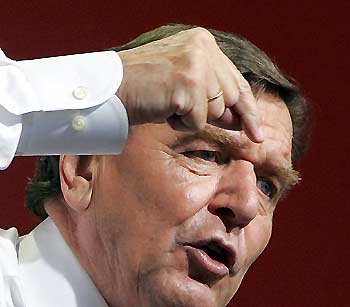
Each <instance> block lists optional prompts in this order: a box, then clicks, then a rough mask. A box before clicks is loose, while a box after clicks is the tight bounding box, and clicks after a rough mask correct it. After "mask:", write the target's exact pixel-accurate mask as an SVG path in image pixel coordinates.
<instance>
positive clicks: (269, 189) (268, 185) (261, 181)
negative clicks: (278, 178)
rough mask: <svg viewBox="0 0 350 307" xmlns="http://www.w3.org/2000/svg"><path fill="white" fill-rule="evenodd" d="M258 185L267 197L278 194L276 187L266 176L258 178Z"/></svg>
mask: <svg viewBox="0 0 350 307" xmlns="http://www.w3.org/2000/svg"><path fill="white" fill-rule="evenodd" d="M256 184H257V186H258V188H259V189H260V190H261V192H263V193H264V194H265V195H266V196H267V197H269V198H273V197H274V196H275V194H276V187H275V186H274V184H273V183H272V182H271V181H270V180H268V179H266V178H258V180H257V183H256Z"/></svg>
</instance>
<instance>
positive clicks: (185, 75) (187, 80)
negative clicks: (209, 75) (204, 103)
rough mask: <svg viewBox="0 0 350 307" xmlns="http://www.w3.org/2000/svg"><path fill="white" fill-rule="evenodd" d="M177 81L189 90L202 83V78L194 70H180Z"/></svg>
mask: <svg viewBox="0 0 350 307" xmlns="http://www.w3.org/2000/svg"><path fill="white" fill-rule="evenodd" d="M176 79H177V82H178V84H179V85H180V86H181V87H184V88H186V89H187V90H191V89H194V88H196V87H198V86H199V85H200V80H199V78H198V77H197V74H196V73H194V72H192V71H190V70H189V71H183V72H178V73H177V76H176Z"/></svg>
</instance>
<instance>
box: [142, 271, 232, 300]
mask: <svg viewBox="0 0 350 307" xmlns="http://www.w3.org/2000/svg"><path fill="white" fill-rule="evenodd" d="M139 291H141V293H140V294H141V295H142V302H141V303H142V306H145V307H165V306H166V307H177V306H178V307H180V306H181V307H223V306H225V305H226V304H227V303H228V301H227V302H226V300H225V298H224V297H220V298H219V297H218V295H220V294H221V295H222V293H220V291H219V289H217V291H215V290H214V289H212V288H209V287H208V286H207V285H206V284H202V283H200V282H198V281H196V280H194V279H191V278H190V277H188V275H187V274H184V273H183V272H179V271H176V270H172V269H171V270H166V271H162V272H152V273H151V274H150V275H147V276H143V277H142V280H141V284H140V286H139ZM232 295H233V294H232Z"/></svg>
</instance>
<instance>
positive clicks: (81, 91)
mask: <svg viewBox="0 0 350 307" xmlns="http://www.w3.org/2000/svg"><path fill="white" fill-rule="evenodd" d="M72 94H73V97H74V98H75V99H78V100H83V99H85V98H86V96H87V95H88V89H87V88H86V87H84V86H78V87H77V88H76V89H75V90H74V91H73V93H72Z"/></svg>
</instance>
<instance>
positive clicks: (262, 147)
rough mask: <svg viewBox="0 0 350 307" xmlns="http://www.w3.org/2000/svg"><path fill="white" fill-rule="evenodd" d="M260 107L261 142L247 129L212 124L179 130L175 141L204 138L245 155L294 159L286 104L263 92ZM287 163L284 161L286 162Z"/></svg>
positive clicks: (258, 105) (291, 132) (291, 130)
mask: <svg viewBox="0 0 350 307" xmlns="http://www.w3.org/2000/svg"><path fill="white" fill-rule="evenodd" d="M257 107H258V110H259V115H260V118H261V127H262V129H263V132H264V136H265V140H264V142H263V143H261V144H256V143H253V142H252V141H250V140H249V138H248V137H247V136H246V134H245V133H244V131H242V130H241V131H232V130H225V129H221V128H218V127H215V126H212V125H207V126H206V128H205V129H204V130H202V131H200V132H197V133H176V140H174V143H175V144H177V145H181V144H184V143H189V142H194V141H196V140H204V141H206V142H208V143H218V144H220V145H221V146H224V147H226V148H229V147H231V148H233V149H234V150H235V151H237V150H238V149H239V151H240V152H242V153H244V154H245V155H248V156H251V158H252V159H253V160H254V159H258V157H255V158H254V156H256V155H265V156H266V155H269V154H272V155H273V156H274V159H282V158H284V160H286V162H287V163H288V164H289V163H290V160H291V148H292V135H293V128H292V121H291V117H290V114H289V111H288V108H287V106H286V105H285V103H284V102H283V101H282V100H280V99H278V98H276V97H275V96H273V95H271V94H260V95H259V97H258V98H257ZM286 162H284V164H285V163H286Z"/></svg>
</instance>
